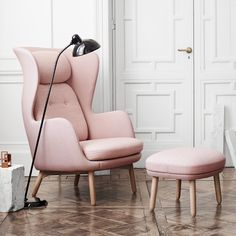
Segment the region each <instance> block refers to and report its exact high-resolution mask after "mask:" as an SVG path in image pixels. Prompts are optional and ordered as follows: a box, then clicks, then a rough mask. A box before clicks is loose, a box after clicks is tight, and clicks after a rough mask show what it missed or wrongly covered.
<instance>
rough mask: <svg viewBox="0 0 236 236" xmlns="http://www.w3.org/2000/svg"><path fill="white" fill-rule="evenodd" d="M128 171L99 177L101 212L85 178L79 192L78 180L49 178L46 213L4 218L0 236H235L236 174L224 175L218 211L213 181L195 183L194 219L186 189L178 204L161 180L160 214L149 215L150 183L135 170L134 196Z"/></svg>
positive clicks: (42, 190) (45, 192)
mask: <svg viewBox="0 0 236 236" xmlns="http://www.w3.org/2000/svg"><path fill="white" fill-rule="evenodd" d="M127 172H128V171H125V170H115V171H112V175H111V176H96V178H95V181H96V191H97V206H96V207H91V206H90V204H89V191H88V183H87V181H88V179H87V177H85V176H84V177H81V179H80V183H79V188H77V187H74V185H73V181H74V176H62V177H60V178H59V177H56V176H52V177H47V178H46V179H45V180H44V181H43V183H42V186H41V188H40V191H39V197H41V199H44V198H45V199H46V200H47V201H48V202H49V205H48V207H47V208H43V209H31V210H21V211H18V212H15V213H10V214H5V213H0V235H4V236H5V235H6V236H10V235H19V236H24V235H26V236H28V235H29V236H30V235H32V236H41V235H48V236H50V235H52V236H53V235H61V236H62V235H66V236H69V235H79V236H84V235H86V236H87V235H88V236H101V235H106V236H112V235H113V236H118V235H119V236H120V235H125V236H129V235H135V236H140V235H151V236H152V235H174V236H175V235H181V236H182V235H188V236H189V235H201V236H202V235H221V236H223V235H227V236H231V235H236V171H235V170H234V169H230V168H227V169H225V170H224V172H223V174H222V175H221V184H222V193H223V194H222V197H223V202H222V205H221V206H217V204H216V201H215V195H214V186H213V185H214V184H213V181H212V179H205V180H199V181H197V216H196V218H195V219H192V218H191V217H190V212H189V192H188V183H187V182H186V183H185V182H184V183H183V186H182V196H181V200H180V202H176V201H175V181H170V180H161V181H160V183H159V192H158V200H157V208H156V210H155V212H154V213H150V212H149V210H148V204H149V192H150V185H151V180H150V178H149V177H148V176H146V173H145V171H144V170H140V169H138V170H137V169H136V170H135V175H136V179H137V187H138V192H137V194H136V195H132V194H131V190H130V184H129V179H128V173H127Z"/></svg>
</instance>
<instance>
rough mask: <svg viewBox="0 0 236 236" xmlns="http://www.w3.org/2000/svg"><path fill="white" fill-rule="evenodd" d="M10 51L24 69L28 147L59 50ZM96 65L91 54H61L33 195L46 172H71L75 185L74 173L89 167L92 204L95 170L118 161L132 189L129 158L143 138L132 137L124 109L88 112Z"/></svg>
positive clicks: (133, 156) (133, 158)
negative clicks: (78, 55)
mask: <svg viewBox="0 0 236 236" xmlns="http://www.w3.org/2000/svg"><path fill="white" fill-rule="evenodd" d="M14 51H15V53H16V55H17V57H18V59H19V61H20V63H21V66H22V69H23V75H24V88H23V96H22V111H23V118H24V125H25V129H26V133H27V137H28V141H29V146H30V150H31V153H33V151H34V147H35V143H36V138H37V134H38V129H39V125H40V121H39V120H40V119H41V116H42V112H43V106H44V103H45V99H46V94H47V91H48V86H49V83H50V79H51V75H52V71H53V66H54V62H55V59H56V56H57V54H58V52H59V50H57V49H46V48H15V49H14ZM98 67H99V60H98V56H97V55H96V54H88V55H86V56H83V57H78V58H75V57H72V56H71V51H70V50H68V51H66V52H65V53H64V54H63V55H62V56H61V57H60V59H59V61H58V67H57V72H56V75H55V82H54V85H53V88H52V93H51V97H50V100H49V106H48V110H47V113H46V120H45V123H44V127H43V131H42V135H41V140H40V143H39V147H38V153H37V156H36V161H35V168H36V169H38V170H39V171H40V172H39V175H38V177H37V180H36V183H35V186H34V189H33V192H32V196H33V197H35V196H36V195H37V192H38V189H39V187H40V184H41V182H42V179H43V178H44V177H46V176H47V175H52V174H68V173H74V174H76V178H75V185H78V181H79V175H80V174H81V173H88V177H89V189H90V199H91V205H95V204H96V194H95V185H94V171H98V170H106V169H112V168H117V167H128V169H129V174H130V180H131V188H132V191H133V192H134V193H135V192H136V184H135V177H134V170H133V163H134V162H137V161H138V160H139V159H140V157H141V151H142V149H143V144H142V142H141V141H139V140H137V139H135V138H134V131H133V127H132V124H131V122H130V119H129V117H128V115H127V114H126V113H125V112H123V111H112V112H107V113H100V114H96V113H93V111H92V99H93V95H94V90H95V85H96V80H97V74H98Z"/></svg>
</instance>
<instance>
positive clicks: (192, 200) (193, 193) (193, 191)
mask: <svg viewBox="0 0 236 236" xmlns="http://www.w3.org/2000/svg"><path fill="white" fill-rule="evenodd" d="M189 184H190V188H189V193H190V211H191V215H192V217H195V216H196V181H195V180H191V181H189Z"/></svg>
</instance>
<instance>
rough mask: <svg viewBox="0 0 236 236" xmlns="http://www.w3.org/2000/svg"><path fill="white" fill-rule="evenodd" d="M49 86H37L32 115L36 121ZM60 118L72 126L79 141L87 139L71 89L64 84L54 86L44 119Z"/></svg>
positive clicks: (81, 115)
mask: <svg viewBox="0 0 236 236" xmlns="http://www.w3.org/2000/svg"><path fill="white" fill-rule="evenodd" d="M48 88H49V85H39V87H38V90H37V95H36V102H35V109H34V114H35V118H36V120H40V119H41V118H42V113H43V108H44V105H45V100H46V97H47V93H48ZM55 117H62V118H65V119H67V120H68V121H70V122H71V124H72V125H73V128H74V130H75V133H76V135H77V138H78V141H79V140H86V139H87V138H88V127H87V123H86V121H85V118H84V115H83V112H82V110H81V107H80V104H79V102H78V99H77V97H76V95H75V93H74V91H73V89H72V88H71V87H70V86H69V85H68V84H66V83H60V84H54V85H53V88H52V92H51V96H50V98H49V103H48V109H47V113H46V119H50V118H55Z"/></svg>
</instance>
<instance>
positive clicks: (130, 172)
mask: <svg viewBox="0 0 236 236" xmlns="http://www.w3.org/2000/svg"><path fill="white" fill-rule="evenodd" d="M129 177H130V184H131V189H132V192H133V193H136V192H137V188H136V182H135V175H134V168H133V164H132V165H130V166H129Z"/></svg>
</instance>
